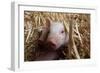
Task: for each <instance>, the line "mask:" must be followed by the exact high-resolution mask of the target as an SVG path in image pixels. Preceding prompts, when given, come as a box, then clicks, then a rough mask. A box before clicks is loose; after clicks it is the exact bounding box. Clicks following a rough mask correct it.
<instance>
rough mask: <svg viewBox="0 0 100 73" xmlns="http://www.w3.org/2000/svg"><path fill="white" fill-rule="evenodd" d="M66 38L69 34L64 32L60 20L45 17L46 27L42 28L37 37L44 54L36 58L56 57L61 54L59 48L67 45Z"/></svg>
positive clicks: (50, 58)
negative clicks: (53, 20)
mask: <svg viewBox="0 0 100 73" xmlns="http://www.w3.org/2000/svg"><path fill="white" fill-rule="evenodd" d="M68 39H69V36H68V34H67V32H65V28H64V25H63V23H62V22H58V21H55V22H52V21H50V20H48V19H47V21H46V27H44V29H43V30H42V33H41V35H40V38H39V45H40V46H41V47H40V49H42V50H43V51H44V54H43V56H42V55H41V56H40V57H37V60H39V59H40V58H41V59H43V60H53V59H58V58H59V57H60V55H61V53H60V52H61V51H59V50H60V49H62V47H63V46H65V45H67V43H68ZM48 52H50V53H48ZM50 54H51V55H50ZM51 56H52V57H51ZM44 57H46V58H44Z"/></svg>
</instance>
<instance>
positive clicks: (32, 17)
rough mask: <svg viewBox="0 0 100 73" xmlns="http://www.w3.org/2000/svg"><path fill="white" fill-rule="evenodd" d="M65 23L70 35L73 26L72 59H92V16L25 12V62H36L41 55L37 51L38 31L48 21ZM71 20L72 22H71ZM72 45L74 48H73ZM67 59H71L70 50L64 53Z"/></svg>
mask: <svg viewBox="0 0 100 73" xmlns="http://www.w3.org/2000/svg"><path fill="white" fill-rule="evenodd" d="M47 18H48V19H50V20H51V21H61V22H63V23H64V26H65V27H66V30H67V32H68V34H70V33H71V32H70V25H72V34H71V36H72V38H70V39H71V42H70V43H69V47H68V48H71V49H70V59H78V58H81V59H86V58H90V14H79V13H57V12H35V11H25V12H24V47H25V48H24V60H25V61H34V59H35V58H36V57H37V56H38V55H39V52H38V50H37V47H38V45H37V43H38V42H37V40H38V38H39V32H38V30H39V29H41V27H42V26H45V25H46V19H47ZM70 18H72V19H71V21H70ZM71 45H72V47H71ZM62 52H63V54H64V55H65V59H67V58H68V57H69V55H68V50H67V49H66V48H65V50H63V51H62Z"/></svg>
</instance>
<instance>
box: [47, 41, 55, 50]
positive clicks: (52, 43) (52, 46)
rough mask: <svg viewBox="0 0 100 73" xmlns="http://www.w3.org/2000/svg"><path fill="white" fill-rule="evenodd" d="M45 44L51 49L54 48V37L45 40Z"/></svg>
mask: <svg viewBox="0 0 100 73" xmlns="http://www.w3.org/2000/svg"><path fill="white" fill-rule="evenodd" d="M47 46H48V47H50V48H51V49H53V50H55V48H56V42H55V41H54V39H49V40H47Z"/></svg>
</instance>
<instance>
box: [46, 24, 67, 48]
mask: <svg viewBox="0 0 100 73" xmlns="http://www.w3.org/2000/svg"><path fill="white" fill-rule="evenodd" d="M46 42H47V46H49V48H50V49H53V50H57V49H59V48H60V47H61V46H63V45H65V43H67V42H68V34H67V33H66V32H65V29H64V26H63V23H62V22H50V29H49V33H48V37H47V40H46Z"/></svg>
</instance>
